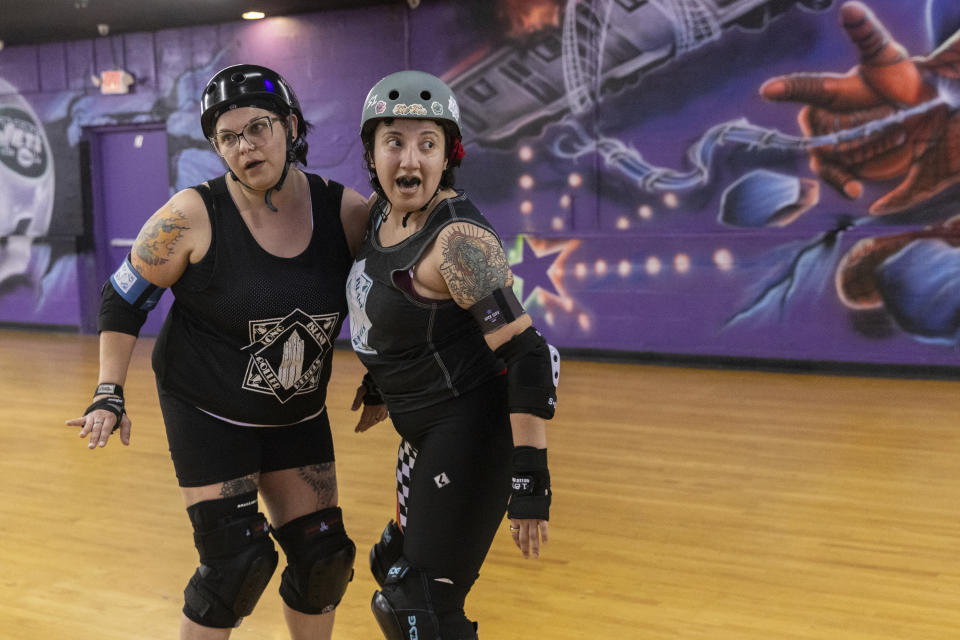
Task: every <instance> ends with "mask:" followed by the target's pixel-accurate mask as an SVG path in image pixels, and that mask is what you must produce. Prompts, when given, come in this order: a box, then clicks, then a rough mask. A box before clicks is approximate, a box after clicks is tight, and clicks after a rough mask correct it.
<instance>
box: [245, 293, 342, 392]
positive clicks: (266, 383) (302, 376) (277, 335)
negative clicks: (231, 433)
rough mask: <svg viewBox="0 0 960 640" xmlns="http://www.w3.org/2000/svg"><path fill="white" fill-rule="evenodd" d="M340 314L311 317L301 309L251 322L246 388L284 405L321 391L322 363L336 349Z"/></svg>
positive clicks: (247, 347)
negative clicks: (271, 396) (307, 394)
mask: <svg viewBox="0 0 960 640" xmlns="http://www.w3.org/2000/svg"><path fill="white" fill-rule="evenodd" d="M339 319H340V314H339V313H328V314H325V315H319V316H311V315H308V314H307V313H304V312H303V311H301V310H300V309H296V310H294V311H292V312H291V313H290V314H289V315H287V316H285V317H283V318H270V319H267V320H251V321H250V323H249V327H250V344H248V345H247V346H245V347H244V348H243V351H246V352H247V353H249V354H250V362H249V363H248V364H247V371H246V374H245V375H244V378H243V388H244V389H246V390H247V391H254V392H256V393H266V394H270V395H273V396H275V397H276V398H277V400H279V401H280V402H281V403H283V402H286V401H287V400H289V399H290V398H292V397H293V396H295V395H300V394H306V393H312V392H314V391H316V390H317V389H319V388H320V374H321V372H322V370H323V359H324V357H325V356H326V355H327V352H329V351H330V349H331V347H332V346H333V339H334V337H335V336H334V335H333V330H334V328H335V327H336V326H337V320H339Z"/></svg>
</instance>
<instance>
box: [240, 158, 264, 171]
mask: <svg viewBox="0 0 960 640" xmlns="http://www.w3.org/2000/svg"><path fill="white" fill-rule="evenodd" d="M261 164H263V160H251V161H250V162H248V163H247V164H245V165H243V168H244V170H245V171H249V170H250V169H253V168H254V167H259V166H260V165H261Z"/></svg>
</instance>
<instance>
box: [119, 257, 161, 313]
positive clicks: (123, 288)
mask: <svg viewBox="0 0 960 640" xmlns="http://www.w3.org/2000/svg"><path fill="white" fill-rule="evenodd" d="M110 284H112V285H113V288H114V289H116V291H117V293H119V294H120V297H122V298H123V299H124V300H126V301H127V302H129V303H130V304H132V305H133V306H134V307H136V308H137V309H143V310H144V311H150V309H153V308H154V307H155V306H157V302H158V301H159V300H160V296H162V295H163V292H164V291H166V289H163V288H162V287H158V286H157V285H155V284H153V283H152V282H150V281H149V280H147V279H146V278H144V277H143V276H142V275H140V272H139V271H137V270H136V269H134V267H133V263H131V262H130V255H129V254H128V255H127V257H126V258H124V260H123V263H122V264H121V265H120V266H119V267H118V268H117V270H116V271H114V272H113V275H112V276H110Z"/></svg>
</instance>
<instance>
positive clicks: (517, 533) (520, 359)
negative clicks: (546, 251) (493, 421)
mask: <svg viewBox="0 0 960 640" xmlns="http://www.w3.org/2000/svg"><path fill="white" fill-rule="evenodd" d="M434 247H435V250H434V251H432V252H431V254H433V255H437V256H438V259H439V266H438V269H439V272H440V274H441V275H442V277H443V280H444V281H445V283H446V285H447V289H448V290H449V292H450V295H451V297H452V298H453V300H454V301H455V302H456V303H457V304H458V305H459V306H460V307H462V308H464V309H467V310H469V311H470V312H471V313H472V314H473V316H474V317H475V318H476V319H477V322H478V323H479V324H480V326H481V327H482V329H483V331H484V339H485V340H486V342H487V346H489V347H490V349H492V350H493V351H494V353H496V354H497V356H498V357H500V358H502V359H503V360H504V362H505V363H506V364H507V387H508V405H509V409H510V425H511V430H512V432H513V444H514V452H513V483H512V485H513V486H512V494H511V497H510V508H509V511H508V516H509V517H510V522H511V524H510V531H511V534H512V536H513V539H514V542H515V543H516V545H517V547H519V548H520V550H521V551H522V552H523V555H524V557H529V555H530V554H531V553H532V554H533V556H534V557H539V554H540V542H541V539H542V541H543V542H546V541H547V531H548V526H547V520H548V518H549V506H550V499H551V490H550V474H549V471H548V469H547V450H546V447H547V429H546V420H547V419H549V418H552V417H553V412H554V409H555V407H556V369H557V367H558V366H559V359H558V357H557V356H556V353H555V350H553V349H552V348H550V347H549V345H547V344H546V342H545V341H544V340H543V338H542V337H541V336H540V334H539V333H538V332H536V330H534V329H533V328H532V324H533V323H532V320H531V319H530V316H529V315H528V314H527V313H526V312H524V310H523V307H522V306H521V304H520V302H519V301H518V300H517V299H516V296H515V295H514V294H513V290H512V288H511V287H512V285H513V274H512V273H511V272H510V267H509V263H508V261H507V256H506V254H504V252H503V248H502V247H501V246H500V242H499V241H498V240H497V238H496V237H495V236H494V235H493V234H492V233H490V232H489V231H487V230H485V229H482V228H480V227H478V226H476V225H474V224H470V223H456V224H452V225H450V226H449V227H447V228H446V229H444V230H443V231H442V232H441V233H440V235H439V236H438V238H437V242H436V243H435V245H434ZM554 359H556V361H554Z"/></svg>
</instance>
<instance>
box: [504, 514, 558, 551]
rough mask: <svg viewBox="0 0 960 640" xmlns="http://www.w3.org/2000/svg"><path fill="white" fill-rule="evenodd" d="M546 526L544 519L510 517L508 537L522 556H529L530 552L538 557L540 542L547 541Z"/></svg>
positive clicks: (547, 525) (544, 542)
mask: <svg viewBox="0 0 960 640" xmlns="http://www.w3.org/2000/svg"><path fill="white" fill-rule="evenodd" d="M548 527H549V523H548V522H547V521H546V520H533V519H526V518H525V519H518V518H510V537H511V538H513V544H515V545H517V548H518V549H520V551H521V552H522V553H523V557H524V558H529V557H530V556H531V554H532V555H533V557H534V558H539V557H540V544H541V542H542V543H543V544H546V543H547V530H548Z"/></svg>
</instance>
